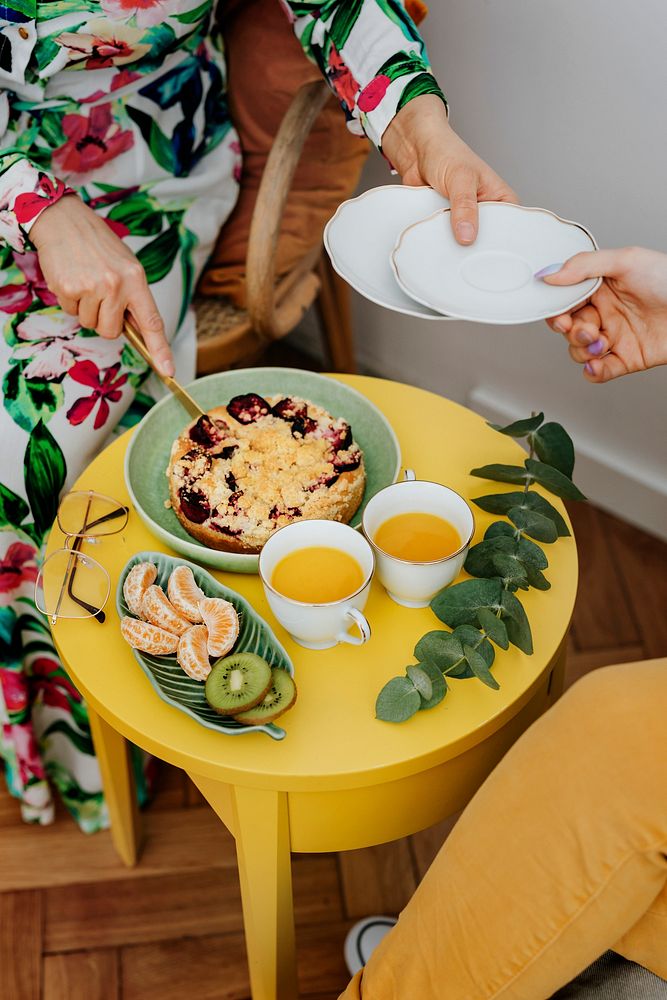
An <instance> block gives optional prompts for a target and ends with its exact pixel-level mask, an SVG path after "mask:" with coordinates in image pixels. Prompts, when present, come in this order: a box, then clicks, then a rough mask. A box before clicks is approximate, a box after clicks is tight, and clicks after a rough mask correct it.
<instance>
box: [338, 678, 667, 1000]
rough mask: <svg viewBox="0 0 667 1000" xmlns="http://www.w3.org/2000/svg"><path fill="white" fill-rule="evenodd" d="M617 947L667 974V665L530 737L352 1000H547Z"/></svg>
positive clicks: (488, 785)
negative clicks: (601, 956)
mask: <svg viewBox="0 0 667 1000" xmlns="http://www.w3.org/2000/svg"><path fill="white" fill-rule="evenodd" d="M608 948H614V949H615V950H616V951H618V952H620V953H621V954H623V955H625V956H626V957H627V958H630V959H632V960H634V961H636V962H639V963H640V964H641V965H644V966H645V967H646V968H648V969H650V970H651V971H652V972H654V973H656V974H657V975H658V976H662V977H663V978H664V979H667V660H653V661H650V662H647V663H642V664H626V665H622V666H617V667H608V668H606V669H604V670H596V671H594V672H593V673H591V674H589V675H588V676H586V677H585V678H584V679H583V680H581V681H579V683H577V684H575V685H574V686H573V687H572V688H571V689H570V690H569V691H568V692H567V693H566V694H565V695H564V696H563V698H562V699H561V700H560V701H559V702H558V703H557V704H556V705H555V706H554V708H552V709H551V710H550V711H549V712H547V713H546V715H544V716H543V717H542V718H541V719H540V720H539V721H538V722H537V723H535V725H534V726H532V727H531V729H530V730H529V731H528V732H527V733H525V734H524V736H523V737H522V738H521V739H520V740H519V741H518V742H517V743H516V744H515V746H514V747H513V748H512V749H511V750H510V751H509V753H508V754H507V755H506V756H505V758H504V759H503V760H502V761H501V763H500V764H499V765H498V767H497V768H496V769H495V771H494V772H493V773H492V774H491V775H490V777H489V778H488V779H487V781H486V782H485V783H484V785H483V786H482V787H481V788H480V790H479V792H478V793H477V794H476V795H475V797H474V798H473V799H472V801H471V802H470V803H469V805H468V806H467V808H466V809H465V811H464V813H463V815H462V816H461V818H460V820H459V821H458V823H457V824H456V826H455V828H454V830H453V831H452V833H451V834H450V836H449V838H448V839H447V841H446V842H445V844H444V845H443V847H442V849H441V850H440V853H439V854H438V856H437V858H436V859H435V861H434V862H433V864H432V866H431V868H430V869H429V871H428V872H427V874H426V876H425V877H424V879H423V881H422V883H421V885H420V886H419V888H418V889H417V891H416V893H415V894H414V896H413V898H412V899H411V901H410V903H409V904H408V906H407V907H406V908H405V910H404V911H403V913H402V914H401V916H400V918H399V921H398V924H397V925H396V927H395V928H394V929H393V930H392V931H391V932H390V933H389V934H388V935H387V936H386V937H385V938H384V940H383V941H382V943H381V945H380V946H379V947H378V948H377V950H376V951H375V952H374V953H373V955H372V956H371V959H370V961H369V962H368V965H367V966H366V968H365V969H363V970H362V972H360V973H359V974H358V975H357V976H355V978H354V979H353V980H352V982H351V983H350V985H349V986H348V988H347V990H346V991H345V993H343V995H342V998H341V1000H343V998H344V1000H436V998H438V1000H440V998H442V1000H492V998H502V1000H547V998H548V997H550V996H551V995H552V994H553V993H554V992H555V991H556V990H557V989H559V988H560V987H561V986H564V985H565V984H566V983H568V982H570V980H572V979H573V978H574V977H575V976H576V975H578V973H579V972H581V971H582V969H584V968H586V966H587V965H589V964H590V963H591V962H592V961H594V960H595V959H596V958H597V957H598V956H599V955H600V954H602V952H604V951H606V950H607V949H608Z"/></svg>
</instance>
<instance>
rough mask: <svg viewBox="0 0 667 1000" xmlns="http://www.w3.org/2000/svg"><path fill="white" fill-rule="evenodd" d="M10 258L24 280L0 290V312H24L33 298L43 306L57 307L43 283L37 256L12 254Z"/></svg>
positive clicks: (55, 300)
mask: <svg viewBox="0 0 667 1000" xmlns="http://www.w3.org/2000/svg"><path fill="white" fill-rule="evenodd" d="M12 256H13V258H14V263H15V264H16V266H17V267H18V268H19V270H20V271H22V272H23V276H24V279H25V280H24V281H23V283H22V284H20V285H5V286H4V288H0V311H1V312H5V313H18V312H26V310H27V309H29V308H30V306H31V305H32V303H33V302H34V300H35V298H38V299H41V301H42V302H43V303H44V305H45V306H55V305H57V303H58V300H57V298H56V297H55V295H54V294H53V292H52V291H51V289H50V288H49V287H48V286H47V284H46V282H45V281H44V275H43V274H42V269H41V268H40V266H39V260H38V258H37V254H36V253H16V252H14V253H13V254H12Z"/></svg>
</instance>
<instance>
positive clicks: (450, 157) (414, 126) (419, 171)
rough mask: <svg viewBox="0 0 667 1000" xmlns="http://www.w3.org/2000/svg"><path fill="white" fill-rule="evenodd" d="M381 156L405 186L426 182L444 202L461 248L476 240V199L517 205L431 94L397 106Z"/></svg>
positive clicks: (502, 181) (507, 188) (386, 131)
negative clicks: (383, 156) (454, 127)
mask: <svg viewBox="0 0 667 1000" xmlns="http://www.w3.org/2000/svg"><path fill="white" fill-rule="evenodd" d="M382 152H383V153H384V154H385V156H386V157H387V158H388V160H389V161H390V163H391V164H392V166H393V167H395V168H396V170H397V171H398V172H399V174H400V175H401V178H402V180H403V183H404V184H411V185H414V186H417V185H420V184H427V185H429V186H430V187H432V188H435V190H436V191H439V192H440V194H442V195H444V196H445V198H449V201H450V204H451V207H452V211H451V222H452V229H453V230H454V236H455V238H456V240H457V242H459V243H462V244H463V245H464V246H465V245H468V244H470V243H474V242H475V240H476V239H477V229H478V214H477V202H478V201H512V202H516V201H518V199H517V196H516V195H515V193H514V191H512V189H511V188H510V187H509V186H508V185H507V184H506V183H505V181H504V180H503V179H502V178H501V177H499V176H498V174H496V173H495V172H494V171H493V170H492V169H491V167H489V166H488V165H487V164H486V163H485V162H484V160H481V159H480V158H479V156H477V154H476V153H473V151H472V149H470V147H469V146H466V144H465V142H464V141H463V140H462V139H460V138H459V137H458V135H457V134H456V132H454V130H453V129H452V128H451V126H450V124H449V122H448V120H447V112H446V111H445V106H444V104H443V103H442V101H441V100H440V98H439V97H436V95H435V94H422V96H421V97H415V98H413V99H412V100H411V101H408V103H407V104H406V105H405V107H403V108H401V110H400V111H399V112H398V114H397V115H396V116H395V117H394V118H393V119H392V121H391V122H390V124H389V125H388V126H387V128H386V129H385V132H384V135H383V136H382Z"/></svg>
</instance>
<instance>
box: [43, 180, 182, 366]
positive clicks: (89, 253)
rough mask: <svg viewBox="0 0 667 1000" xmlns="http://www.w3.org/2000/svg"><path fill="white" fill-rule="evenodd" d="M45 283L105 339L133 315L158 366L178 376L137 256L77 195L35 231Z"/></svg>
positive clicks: (61, 302) (69, 197)
mask: <svg viewBox="0 0 667 1000" xmlns="http://www.w3.org/2000/svg"><path fill="white" fill-rule="evenodd" d="M30 238H31V240H32V242H33V243H34V244H35V247H36V248H37V254H38V257H39V263H40V266H41V268H42V273H43V275H44V279H45V281H46V283H47V285H48V286H49V288H50V289H51V291H52V292H53V294H54V295H55V296H56V298H57V299H58V303H59V305H60V306H61V308H62V309H64V311H65V312H66V313H69V314H70V316H76V317H77V319H78V320H79V322H80V323H81V326H83V327H86V328H88V329H90V330H97V332H98V333H99V334H100V336H101V337H107V338H109V339H113V338H114V337H118V336H120V334H121V332H122V329H123V317H124V315H125V312H126V311H127V312H128V313H129V314H130V317H131V319H133V320H134V325H135V326H136V328H137V329H138V330H139V331H140V332H141V334H142V335H143V338H144V341H145V343H146V346H147V347H148V350H149V351H150V353H151V355H152V357H153V359H154V361H155V362H156V365H157V367H158V368H159V369H160V371H161V372H162V373H163V374H164V375H173V374H174V361H173V358H172V354H171V350H170V348H169V344H168V342H167V339H166V337H165V332H164V323H163V322H162V317H161V316H160V313H159V311H158V307H157V305H156V303H155V299H154V298H153V296H152V294H151V291H150V289H149V287H148V282H147V281H146V273H145V271H144V269H143V267H142V266H141V264H140V262H139V261H138V260H137V258H136V257H135V255H134V254H133V253H132V251H131V250H129V249H128V247H126V246H125V244H124V243H123V241H122V240H121V239H119V238H118V236H116V234H115V233H114V232H112V231H111V229H110V228H109V227H108V226H107V225H106V223H105V222H104V221H103V220H102V219H101V218H99V216H97V215H96V214H95V212H93V210H92V209H90V208H88V206H87V205H85V204H84V203H83V201H81V199H80V198H79V197H78V196H76V195H66V196H65V197H64V198H61V199H60V201H57V202H56V203H55V204H54V205H51V206H50V207H49V208H47V209H45V210H44V211H43V212H42V214H41V215H40V217H39V218H38V219H37V221H36V222H35V224H34V225H33V227H32V230H31V232H30Z"/></svg>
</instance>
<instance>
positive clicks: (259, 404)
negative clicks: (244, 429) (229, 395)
mask: <svg viewBox="0 0 667 1000" xmlns="http://www.w3.org/2000/svg"><path fill="white" fill-rule="evenodd" d="M227 412H228V413H229V415H230V417H233V418H234V420H238V422H239V423H240V424H254V423H255V421H256V420H259V419H260V418H261V417H266V416H268V414H269V413H270V412H271V407H270V406H269V404H268V403H267V401H266V400H265V399H263V398H262V397H261V396H258V395H257V393H256V392H248V393H246V394H245V395H243V396H234V398H233V399H230V401H229V402H228V403H227Z"/></svg>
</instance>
